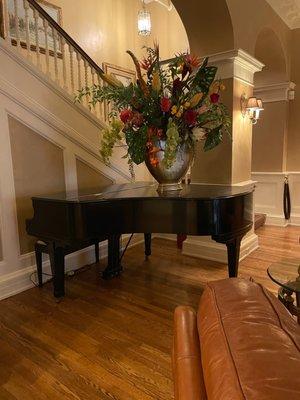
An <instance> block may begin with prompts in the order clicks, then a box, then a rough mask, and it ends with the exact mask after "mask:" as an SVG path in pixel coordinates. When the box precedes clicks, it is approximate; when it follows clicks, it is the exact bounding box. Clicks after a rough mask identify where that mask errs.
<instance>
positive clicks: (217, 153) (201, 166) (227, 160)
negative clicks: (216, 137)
mask: <svg viewBox="0 0 300 400" xmlns="http://www.w3.org/2000/svg"><path fill="white" fill-rule="evenodd" d="M224 84H225V86H226V90H225V91H224V92H223V93H222V99H221V100H222V102H224V103H225V104H226V105H227V106H228V107H229V112H230V113H232V93H233V80H232V79H226V80H224ZM231 166H232V143H231V140H230V139H229V138H228V137H225V139H224V141H223V143H221V144H220V145H219V146H217V147H215V148H214V149H213V150H210V151H207V152H204V151H203V143H202V142H199V144H198V146H197V149H196V157H195V162H194V165H193V167H192V181H193V182H201V183H224V184H225V183H229V182H230V181H231V173H232V168H231Z"/></svg>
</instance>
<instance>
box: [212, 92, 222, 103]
mask: <svg viewBox="0 0 300 400" xmlns="http://www.w3.org/2000/svg"><path fill="white" fill-rule="evenodd" d="M219 99H220V95H219V93H212V94H211V95H210V101H211V102H212V103H214V104H216V103H218V102H219Z"/></svg>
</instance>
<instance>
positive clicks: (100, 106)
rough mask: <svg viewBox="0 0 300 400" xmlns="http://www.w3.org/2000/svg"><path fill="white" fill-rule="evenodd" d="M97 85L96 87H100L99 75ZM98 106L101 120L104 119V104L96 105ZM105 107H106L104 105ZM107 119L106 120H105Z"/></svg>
mask: <svg viewBox="0 0 300 400" xmlns="http://www.w3.org/2000/svg"><path fill="white" fill-rule="evenodd" d="M97 84H98V86H102V79H101V77H100V75H98V74H97ZM98 104H99V112H100V118H101V119H105V115H104V103H98ZM106 107H107V105H106ZM107 119H108V118H107Z"/></svg>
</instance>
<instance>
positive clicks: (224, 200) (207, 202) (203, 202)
mask: <svg viewBox="0 0 300 400" xmlns="http://www.w3.org/2000/svg"><path fill="white" fill-rule="evenodd" d="M253 191H254V187H253V185H250V186H247V187H233V186H218V185H199V184H190V185H183V190H182V191H179V192H174V193H171V194H170V193H168V194H160V193H158V192H157V185H156V184H154V183H148V182H140V183H133V184H120V185H112V186H109V187H108V188H106V189H105V190H103V191H101V193H97V190H96V191H93V192H92V193H91V194H88V195H84V196H78V194H74V193H67V194H60V195H53V196H49V197H48V196H47V197H33V198H32V203H33V209H34V217H33V219H31V220H27V221H26V226H27V232H28V234H29V235H32V236H35V237H36V238H38V239H39V240H42V241H43V242H45V243H47V244H50V245H51V249H52V252H53V254H52V260H53V263H54V268H53V269H54V271H53V274H54V277H53V282H54V295H55V297H62V296H64V293H65V291H64V272H65V269H64V248H65V247H66V246H74V247H76V245H78V244H80V243H83V242H88V241H90V242H93V241H95V240H97V239H98V238H100V237H107V238H108V265H107V268H106V269H105V271H104V273H103V277H104V278H111V277H114V276H116V275H118V274H119V273H120V272H121V271H122V266H121V263H120V238H121V235H122V234H125V233H144V234H145V241H146V252H147V253H148V254H150V253H151V251H150V246H151V233H173V234H187V235H198V236H208V235H209V236H211V237H212V239H213V240H215V241H216V242H219V243H224V244H226V246H227V252H228V273H229V277H235V276H237V274H238V262H239V252H240V243H241V239H242V238H243V236H244V235H245V234H246V233H247V232H248V231H249V230H250V229H251V227H252V223H253V222H252V220H253Z"/></svg>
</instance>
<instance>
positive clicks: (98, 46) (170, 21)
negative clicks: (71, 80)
mask: <svg viewBox="0 0 300 400" xmlns="http://www.w3.org/2000/svg"><path fill="white" fill-rule="evenodd" d="M52 3H54V4H56V5H58V6H60V7H62V15H63V28H64V29H65V30H66V31H67V32H68V33H69V34H70V35H71V36H72V37H73V38H74V39H75V40H76V41H77V42H78V43H79V45H80V46H82V47H83V49H84V50H85V51H86V52H87V53H88V54H89V55H90V56H91V57H92V58H93V59H94V60H95V61H96V62H97V63H98V65H100V66H101V64H102V62H108V63H111V64H116V65H120V66H123V67H127V68H132V67H133V65H132V62H131V60H130V58H129V56H128V55H127V54H126V50H128V49H130V50H132V51H134V52H136V54H137V55H138V56H139V57H140V56H141V55H142V53H143V51H142V47H143V46H145V45H152V44H153V41H154V40H158V41H159V43H160V46H161V56H162V58H170V57H172V56H173V55H174V53H177V52H179V51H184V50H186V49H187V48H188V47H189V44H188V39H187V35H186V33H185V29H184V26H183V24H182V22H181V20H180V18H179V16H178V13H177V12H176V10H175V9H173V10H172V11H170V12H169V11H168V10H167V9H166V8H165V7H162V6H160V5H159V4H156V3H155V4H150V5H149V6H148V9H149V11H150V12H151V15H152V25H153V29H152V34H151V35H150V36H149V37H146V38H145V37H142V36H139V35H138V33H137V13H138V11H139V10H140V9H141V8H142V3H141V1H140V0H101V1H99V0H88V1H87V0H76V6H75V5H74V2H73V1H70V0H52Z"/></svg>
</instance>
